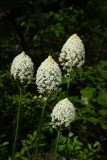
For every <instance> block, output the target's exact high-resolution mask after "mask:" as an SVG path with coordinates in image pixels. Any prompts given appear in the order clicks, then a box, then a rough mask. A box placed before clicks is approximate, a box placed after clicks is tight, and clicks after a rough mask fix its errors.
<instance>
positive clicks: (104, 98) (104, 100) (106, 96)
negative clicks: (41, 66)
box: [97, 89, 107, 105]
mask: <svg viewBox="0 0 107 160" xmlns="http://www.w3.org/2000/svg"><path fill="white" fill-rule="evenodd" d="M97 102H98V103H99V104H101V105H107V92H105V91H104V90H103V89H102V90H100V92H99V95H98V97H97Z"/></svg>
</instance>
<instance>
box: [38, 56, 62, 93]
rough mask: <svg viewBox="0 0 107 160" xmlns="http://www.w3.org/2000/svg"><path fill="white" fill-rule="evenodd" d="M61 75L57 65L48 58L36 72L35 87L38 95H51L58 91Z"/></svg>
mask: <svg viewBox="0 0 107 160" xmlns="http://www.w3.org/2000/svg"><path fill="white" fill-rule="evenodd" d="M61 83H62V73H61V70H60V68H59V66H58V64H57V63H56V62H55V61H54V60H53V59H52V57H51V56H49V57H48V58H47V59H46V60H45V61H44V62H42V64H41V65H40V67H39V68H38V70H37V74H36V85H37V89H38V91H39V93H41V94H42V93H43V94H47V93H48V94H51V93H53V92H54V91H57V92H58V90H59V89H60V88H59V86H60V85H61Z"/></svg>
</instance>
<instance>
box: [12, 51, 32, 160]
mask: <svg viewBox="0 0 107 160" xmlns="http://www.w3.org/2000/svg"><path fill="white" fill-rule="evenodd" d="M33 73H34V64H33V62H32V61H31V58H30V57H29V56H28V55H26V54H25V52H22V53H21V54H19V55H18V56H16V57H15V58H14V60H13V62H12V65H11V75H12V76H13V77H14V79H15V80H16V81H17V82H18V83H19V85H18V86H19V89H20V97H19V106H18V111H17V120H16V131H15V138H14V144H13V152H12V160H14V158H15V157H14V156H15V150H16V142H17V136H18V128H19V118H20V108H21V103H22V86H23V84H24V83H25V82H26V81H28V80H30V79H31V77H32V76H33Z"/></svg>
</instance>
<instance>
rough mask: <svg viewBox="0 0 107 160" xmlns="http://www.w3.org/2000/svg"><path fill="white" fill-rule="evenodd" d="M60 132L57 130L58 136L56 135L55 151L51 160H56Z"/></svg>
mask: <svg viewBox="0 0 107 160" xmlns="http://www.w3.org/2000/svg"><path fill="white" fill-rule="evenodd" d="M60 131H61V127H60V128H59V130H58V134H57V138H56V145H55V150H54V154H53V157H52V160H55V159H56V154H57V148H58V143H59V138H60Z"/></svg>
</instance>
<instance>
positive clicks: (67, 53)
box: [59, 34, 85, 94]
mask: <svg viewBox="0 0 107 160" xmlns="http://www.w3.org/2000/svg"><path fill="white" fill-rule="evenodd" d="M59 62H60V63H61V65H62V68H63V70H65V71H66V74H65V77H67V94H68V89H69V84H70V80H71V77H70V76H71V72H72V71H73V69H74V68H80V67H81V66H82V65H83V64H84V62H85V49H84V44H83V42H82V40H81V39H80V37H79V36H77V34H73V35H72V36H71V37H70V38H69V39H68V40H67V41H66V43H65V44H64V45H63V47H62V50H61V53H60V55H59Z"/></svg>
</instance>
